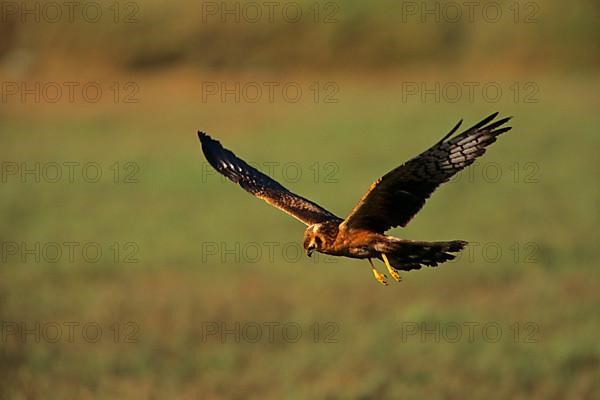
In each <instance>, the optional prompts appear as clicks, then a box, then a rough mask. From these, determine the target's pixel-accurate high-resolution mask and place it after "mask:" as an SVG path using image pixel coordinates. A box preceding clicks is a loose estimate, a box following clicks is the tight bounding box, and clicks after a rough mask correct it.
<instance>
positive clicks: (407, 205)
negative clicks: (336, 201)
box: [199, 113, 511, 285]
mask: <svg viewBox="0 0 600 400" xmlns="http://www.w3.org/2000/svg"><path fill="white" fill-rule="evenodd" d="M497 114H498V113H495V114H492V115H490V116H489V117H487V118H485V119H484V120H483V121H481V122H479V123H478V124H476V125H475V126H473V127H471V128H469V129H467V130H466V131H464V132H462V133H461V134H459V135H457V136H455V137H453V138H452V139H449V140H447V139H448V138H449V137H450V136H452V134H453V133H454V132H455V131H456V130H457V129H458V128H459V126H460V124H461V122H462V121H460V122H459V123H458V124H457V125H456V126H455V127H454V128H453V129H452V130H451V131H450V132H449V133H448V134H447V135H446V136H444V138H443V139H442V140H440V141H439V142H438V143H436V144H435V145H434V146H433V147H431V148H430V149H429V150H426V151H425V152H423V153H422V154H420V155H419V156H417V157H415V158H413V159H411V160H409V161H407V162H406V163H404V164H403V165H401V166H399V167H398V168H395V169H394V170H392V171H390V172H389V173H387V174H386V175H384V176H383V177H381V178H379V179H378V180H377V181H375V183H373V185H371V187H370V188H369V190H368V191H367V192H366V193H365V195H364V196H363V197H362V199H361V200H360V201H359V202H358V203H357V204H356V206H355V207H354V209H353V210H352V211H351V212H350V214H349V215H348V217H346V218H345V219H342V218H339V217H337V216H336V215H334V214H332V213H331V212H329V211H327V210H325V209H323V208H322V207H320V206H319V205H317V204H315V203H313V202H311V201H310V200H307V199H305V198H303V197H301V196H298V195H296V194H294V193H292V192H290V191H289V190H287V189H286V188H284V187H283V186H282V185H281V184H279V183H278V182H276V181H274V180H273V179H271V178H269V177H268V176H266V175H265V174H263V173H262V172H260V171H258V170H256V169H255V168H253V167H251V166H249V165H248V164H247V163H245V162H244V161H242V160H241V159H239V158H237V157H236V156H235V154H233V153H232V152H231V151H229V150H227V149H225V148H224V147H223V146H221V144H220V143H219V142H218V141H216V140H214V139H212V138H211V137H210V136H208V135H207V134H205V133H203V132H199V138H200V141H201V143H202V150H203V152H204V154H205V156H206V158H207V160H208V162H209V163H210V164H211V165H212V166H213V167H214V168H215V169H216V170H217V171H219V172H220V173H222V174H223V175H225V176H226V177H228V178H229V179H230V180H232V181H233V182H235V183H238V184H239V185H240V186H241V187H242V188H243V189H245V190H246V191H248V192H250V193H251V194H253V195H254V196H256V197H259V198H261V199H263V200H265V201H266V202H267V203H269V204H271V205H273V206H275V207H277V208H279V209H281V210H283V211H285V212H286V213H288V214H290V215H292V216H293V217H295V218H296V219H298V220H300V221H302V222H303V223H305V224H306V225H307V226H308V227H307V228H306V230H305V232H304V242H303V245H304V249H305V250H306V252H307V255H309V256H310V255H311V254H312V252H313V251H318V252H320V253H324V254H329V255H332V256H344V257H350V258H359V259H365V258H366V259H368V260H369V263H370V264H371V267H372V271H373V274H374V276H375V278H376V279H377V280H378V281H379V282H381V283H383V284H386V285H387V282H386V281H385V276H384V275H383V274H381V273H380V272H378V271H377V270H376V269H375V267H374V266H373V263H372V262H371V259H372V258H376V259H379V260H382V261H383V262H384V263H385V265H386V267H387V269H388V272H389V273H390V275H391V276H392V277H393V278H394V279H395V280H398V281H399V280H400V276H399V275H398V273H397V271H398V270H404V271H410V270H412V269H420V268H421V267H422V266H423V265H425V266H432V267H434V266H437V265H438V264H440V263H443V262H445V261H448V260H452V259H454V258H455V255H454V254H452V253H457V252H459V251H461V250H462V249H463V248H464V246H465V245H466V244H467V242H465V241H462V240H452V241H443V242H424V241H413V240H406V239H400V238H396V237H393V236H389V235H386V234H385V231H387V230H388V229H390V228H393V227H395V226H406V224H408V222H409V221H410V220H411V219H412V217H413V216H414V215H415V214H416V213H417V212H418V211H419V210H420V209H421V207H423V205H424V204H425V201H426V200H427V198H429V196H430V195H431V194H432V193H433V191H434V190H435V189H436V188H437V187H438V186H439V185H440V184H442V183H444V182H446V181H448V180H449V179H450V178H451V177H452V176H453V175H455V174H456V173H457V172H458V171H460V170H462V169H463V168H465V167H466V166H468V165H470V164H471V163H473V161H475V159H476V158H477V157H479V156H481V155H482V154H483V153H485V148H486V147H487V146H488V145H490V144H491V143H493V142H495V141H496V137H497V136H498V135H500V134H502V133H504V132H506V131H508V130H510V129H511V128H510V127H504V126H502V125H503V124H504V123H506V122H507V121H508V120H509V119H510V118H503V119H500V120H497V121H494V122H492V121H493V120H494V118H495V117H496V116H497Z"/></svg>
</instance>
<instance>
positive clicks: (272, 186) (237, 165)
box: [198, 132, 342, 225]
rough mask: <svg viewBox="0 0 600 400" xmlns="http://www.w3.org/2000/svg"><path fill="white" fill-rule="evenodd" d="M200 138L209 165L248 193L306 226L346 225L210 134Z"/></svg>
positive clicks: (202, 133) (203, 134)
mask: <svg viewBox="0 0 600 400" xmlns="http://www.w3.org/2000/svg"><path fill="white" fill-rule="evenodd" d="M198 137H199V138H200V143H201V144H202V152H204V155H205V156H206V159H207V160H208V162H209V164H210V165H212V166H213V167H214V168H215V169H216V170H217V171H219V172H220V173H221V174H223V175H225V176H226V177H227V178H229V179H230V180H232V181H233V182H235V183H237V184H239V185H240V186H241V187H242V188H243V189H244V190H246V191H247V192H249V193H251V194H253V195H254V196H256V197H258V198H260V199H263V200H264V201H266V202H267V203H269V204H271V205H272V206H274V207H277V208H279V209H280V210H283V211H285V212H286V213H288V214H289V215H291V216H292V217H294V218H296V219H298V220H300V221H302V222H304V223H305V224H306V225H312V224H316V223H319V222H324V221H328V220H332V219H333V220H339V221H340V222H342V219H341V218H339V217H337V216H335V215H333V214H332V213H330V212H329V211H327V210H325V209H324V208H322V207H320V206H318V205H317V204H315V203H313V202H312V201H310V200H307V199H305V198H304V197H301V196H298V195H297V194H294V193H292V192H290V191H289V190H287V189H286V188H284V187H283V186H282V185H281V184H279V183H278V182H276V181H274V180H273V179H271V178H269V177H268V176H267V175H265V174H263V173H262V172H260V171H258V170H257V169H255V168H253V167H251V166H250V165H248V164H247V163H246V162H244V161H243V160H240V159H239V158H237V157H236V155H235V154H233V153H232V152H231V151H229V150H227V149H226V148H224V147H223V146H222V145H221V143H219V141H217V140H214V139H213V138H211V137H210V136H208V135H207V134H206V133H204V132H198Z"/></svg>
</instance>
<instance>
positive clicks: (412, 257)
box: [381, 239, 467, 271]
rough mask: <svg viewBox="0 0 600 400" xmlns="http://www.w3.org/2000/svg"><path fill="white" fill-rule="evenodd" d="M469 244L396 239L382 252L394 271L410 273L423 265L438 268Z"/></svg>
mask: <svg viewBox="0 0 600 400" xmlns="http://www.w3.org/2000/svg"><path fill="white" fill-rule="evenodd" d="M466 245H467V242H465V241H463V240H452V241H448V242H422V241H413V240H402V239H395V240H392V241H388V242H386V243H384V244H383V245H382V246H381V247H382V249H381V250H382V252H383V253H385V254H386V256H387V257H388V259H389V260H390V264H391V265H392V267H394V269H397V270H403V271H410V270H413V269H421V267H422V266H423V265H425V266H428V267H436V266H438V265H439V264H441V263H444V262H446V261H450V260H453V259H454V258H455V257H456V255H455V254H451V253H458V252H460V251H461V250H462V249H463V248H464V247H465V246H466Z"/></svg>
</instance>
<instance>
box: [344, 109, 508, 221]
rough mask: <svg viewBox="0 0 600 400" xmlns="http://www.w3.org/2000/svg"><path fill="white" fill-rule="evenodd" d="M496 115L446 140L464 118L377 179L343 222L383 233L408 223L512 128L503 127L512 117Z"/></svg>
mask: <svg viewBox="0 0 600 400" xmlns="http://www.w3.org/2000/svg"><path fill="white" fill-rule="evenodd" d="M497 115H498V113H497V112H496V113H494V114H492V115H490V116H489V117H487V118H485V119H484V120H483V121H481V122H479V123H478V124H476V125H475V126H473V127H471V128H469V129H467V130H466V131H464V132H462V133H461V134H459V135H457V136H455V137H453V138H452V139H450V140H447V139H448V138H449V137H450V136H452V134H453V133H454V132H456V130H457V129H458V128H459V127H460V125H461V124H462V119H461V120H460V121H459V122H458V124H456V126H455V127H454V128H453V129H452V130H451V131H450V132H449V133H448V134H447V135H446V136H444V137H443V138H442V140H440V141H439V142H438V143H436V144H435V145H434V146H433V147H431V148H430V149H429V150H427V151H425V152H423V153H421V154H420V155H418V156H417V157H415V158H413V159H411V160H409V161H407V162H406V163H404V164H403V165H401V166H399V167H398V168H396V169H394V170H392V171H390V172H388V173H387V174H386V175H384V176H383V177H381V178H379V179H378V180H377V181H375V183H373V184H372V185H371V187H370V188H369V190H368V191H367V193H365V195H364V196H363V197H362V199H360V201H359V202H358V204H357V205H356V206H355V207H354V209H353V210H352V212H351V213H350V215H348V217H347V218H346V220H345V221H344V223H343V224H344V225H345V226H346V227H349V228H363V229H369V230H373V231H376V232H382V233H383V232H385V231H386V230H388V229H390V228H393V227H395V226H406V224H408V222H409V221H410V220H411V219H412V217H413V216H414V215H415V214H416V213H417V212H418V211H419V210H420V209H421V208H422V207H423V205H424V204H425V201H426V200H427V199H428V198H429V196H430V195H431V194H432V193H433V191H434V190H435V189H436V188H437V187H438V186H439V185H440V184H442V183H444V182H446V181H448V180H449V179H450V178H451V177H452V176H453V175H455V174H456V173H457V172H459V171H460V170H462V169H463V168H465V167H466V166H468V165H470V164H472V163H473V161H475V159H476V158H477V157H479V156H481V155H482V154H483V153H485V150H486V147H487V146H489V145H490V144H492V143H494V142H495V141H496V137H498V135H500V134H502V133H504V132H506V131H508V130H510V129H511V127H509V126H502V125H504V124H505V123H506V122H507V121H508V120H510V117H508V118H502V119H500V120H497V121H494V122H492V121H493V120H494V119H495V118H496V116H497Z"/></svg>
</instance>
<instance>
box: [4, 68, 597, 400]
mask: <svg viewBox="0 0 600 400" xmlns="http://www.w3.org/2000/svg"><path fill="white" fill-rule="evenodd" d="M221 79H222V78H221V77H218V76H211V77H208V78H207V77H206V76H199V75H198V74H194V73H192V72H190V71H185V70H183V71H179V70H177V71H173V73H172V74H171V75H168V74H167V75H166V76H165V75H161V76H160V78H158V77H155V76H154V75H141V76H139V77H136V79H135V82H136V84H137V85H138V86H139V88H140V91H139V94H138V95H136V96H137V97H136V98H137V99H138V100H139V102H138V103H134V104H123V103H118V104H115V103H114V102H113V101H108V100H106V99H103V100H106V101H101V102H99V103H95V104H90V103H85V102H75V103H74V104H71V103H69V102H65V101H62V102H59V103H57V104H47V103H46V104H44V103H43V102H42V103H41V104H31V103H26V104H23V103H20V102H18V101H16V102H12V103H10V104H5V106H6V107H5V108H4V109H3V110H0V116H1V118H0V129H1V131H2V135H1V136H0V148H2V154H3V156H2V161H3V171H2V172H3V175H2V179H3V180H2V183H1V184H0V190H1V193H2V194H1V196H0V209H1V211H2V212H1V215H2V218H3V221H2V225H3V229H2V233H0V235H1V242H2V243H3V248H2V257H3V259H2V266H1V268H0V316H1V320H2V343H1V344H0V366H1V367H0V368H1V373H0V388H1V389H0V390H1V394H2V397H5V398H18V399H25V398H114V397H119V398H140V399H141V398H204V399H211V398H223V397H228V398H261V399H263V398H289V399H296V398H408V399H410V398H415V399H416V398H432V399H462V398H465V394H466V393H468V394H469V397H470V398H483V397H484V398H488V399H506V398H512V399H550V398H556V399H559V398H560V399H583V398H590V399H591V398H598V396H599V395H600V386H599V383H598V382H600V380H599V379H598V377H599V376H600V375H599V371H600V345H599V343H598V337H597V330H598V329H599V328H600V317H599V314H598V308H599V307H600V296H599V295H598V278H599V277H600V276H599V275H600V274H599V272H598V261H599V259H600V250H598V246H597V242H598V232H597V224H598V222H599V210H598V204H599V201H600V192H599V189H598V183H597V182H598V176H599V173H600V167H599V164H598V159H597V150H598V145H599V144H600V143H599V137H598V126H599V124H600V117H599V116H598V114H597V109H598V104H599V103H600V102H599V100H600V99H599V98H598V93H599V90H598V89H599V88H600V79H599V78H598V77H597V76H588V77H580V78H577V79H575V78H566V77H564V76H559V75H557V76H551V75H549V76H544V77H539V76H536V77H535V83H536V85H537V87H538V88H539V91H538V93H537V94H536V95H535V100H537V102H532V103H530V102H524V98H523V96H522V94H521V95H520V96H519V97H518V98H516V101H515V97H514V96H513V93H512V92H511V91H510V89H508V88H509V87H510V86H511V85H514V82H515V81H518V82H519V84H522V83H524V82H529V81H532V77H531V76H522V77H520V78H519V79H516V80H515V79H513V78H510V79H509V78H506V79H504V80H498V79H495V82H497V83H498V84H499V85H500V86H501V87H502V88H503V89H504V95H503V96H502V98H501V99H499V101H497V102H491V101H486V100H485V99H481V98H479V99H477V98H476V99H475V101H474V102H469V101H468V100H466V99H465V98H462V99H461V101H458V102H456V103H452V102H449V101H447V99H444V98H442V100H441V101H439V102H436V101H435V100H434V99H432V98H431V97H430V98H426V99H425V101H421V100H420V99H419V97H418V96H412V97H408V98H406V99H405V101H403V97H402V96H403V94H405V93H406V90H405V89H406V85H405V83H406V82H417V81H419V82H420V81H425V82H428V84H430V85H433V84H434V83H433V82H434V81H439V82H445V81H456V77H449V78H448V79H447V80H444V79H442V78H440V77H437V78H432V77H429V76H425V77H422V76H421V77H419V76H417V75H415V76H397V75H396V76H385V77H381V78H377V79H376V78H368V79H364V78H360V79H358V77H352V76H348V77H346V78H339V77H338V78H336V79H335V80H334V79H331V78H330V77H327V76H315V77H314V79H310V78H307V77H304V78H303V79H298V77H295V76H280V77H278V79H277V81H278V82H282V83H285V82H295V83H296V84H297V85H300V87H302V88H303V93H304V96H303V97H302V99H301V100H300V101H298V102H296V103H292V102H288V101H284V100H282V99H281V98H279V99H276V100H275V101H274V102H272V103H271V102H269V101H266V100H265V99H264V98H263V99H261V101H258V102H256V103H251V102H249V101H245V99H244V98H243V99H242V101H240V102H238V103H236V102H235V101H231V100H230V99H226V101H225V102H222V101H220V100H218V97H216V96H215V97H210V98H209V99H207V101H203V100H202V97H201V94H200V92H201V90H200V89H201V85H202V82H207V81H211V82H220V81H221ZM469 79H470V80H477V81H479V82H487V81H489V80H490V78H489V77H487V76H485V74H482V76H480V77H477V78H472V77H470V78H466V77H465V80H469ZM81 80H82V81H83V80H85V79H84V77H82V79H81ZM126 80H131V79H130V78H128V79H126ZM228 80H229V81H237V82H254V81H267V80H269V78H266V77H260V76H259V77H257V76H240V77H237V78H232V77H231V76H229V77H228ZM271 80H273V79H272V78H271ZM329 81H334V82H335V85H336V87H337V88H338V89H339V92H337V94H336V95H335V97H334V98H335V99H336V100H338V101H337V102H336V103H325V102H323V101H321V100H320V99H319V101H317V102H315V101H314V98H313V97H312V95H313V94H314V93H313V92H312V91H311V89H310V87H311V85H313V84H314V82H318V85H319V87H322V86H323V85H324V83H326V82H329ZM110 84H111V82H110V81H109V80H106V81H102V85H106V87H108V86H109V85H110ZM403 85H404V86H403ZM509 93H510V94H509ZM496 110H499V111H501V112H502V113H503V114H509V115H513V116H514V117H515V118H514V121H513V123H512V125H513V126H514V130H513V131H512V132H510V133H509V134H507V135H505V136H503V137H502V138H501V140H499V142H498V143H497V144H495V145H494V146H493V147H492V149H491V151H490V152H489V153H488V154H486V156H485V157H484V159H483V160H482V162H481V163H480V164H479V165H477V166H475V167H474V168H472V169H471V170H469V171H468V172H465V173H464V174H463V175H462V176H461V179H459V180H457V181H453V182H452V183H449V184H447V185H445V186H444V187H443V188H441V189H440V190H439V191H438V192H437V193H436V194H435V195H434V196H433V198H432V199H431V200H430V201H429V203H428V204H427V206H426V207H425V209H424V210H423V211H422V213H421V214H419V216H417V217H416V218H415V220H414V221H413V222H412V223H411V225H410V226H409V227H408V229H406V230H400V229H397V230H394V231H393V233H394V234H396V235H399V236H402V237H408V238H415V239H427V240H445V239H465V240H469V241H471V242H474V244H473V245H472V246H471V247H470V248H469V249H468V251H466V252H465V253H464V254H463V256H462V257H461V259H460V260H459V261H456V262H452V263H449V264H447V265H444V266H442V267H440V268H438V269H435V270H433V269H428V270H422V271H419V272H411V273H405V274H403V276H404V282H402V283H401V284H393V285H391V286H390V287H387V288H384V287H381V286H379V285H378V284H377V282H375V280H374V279H373V277H372V276H371V273H370V271H369V268H368V264H367V263H366V262H362V261H357V260H349V259H330V258H324V257H321V258H318V260H317V261H316V262H315V261H314V260H313V259H308V258H307V257H305V256H304V255H302V254H298V251H299V248H300V247H299V246H300V242H301V238H302V231H303V226H302V225H301V224H300V223H298V222H296V221H295V220H293V219H291V218H289V217H287V216H286V215H284V214H282V213H279V212H277V211H275V210H273V209H271V208H270V207H269V206H267V205H265V204H263V203H261V202H260V201H258V200H256V199H253V198H252V197H251V196H249V195H247V194H246V193H244V192H243V191H241V190H240V189H239V188H237V187H235V185H233V184H231V183H229V182H224V181H222V180H221V179H220V178H219V177H218V176H217V175H215V174H214V173H212V172H211V171H210V170H209V169H207V166H206V163H205V161H204V159H203V157H202V156H201V153H200V149H199V145H198V143H197V138H196V130H197V129H204V130H207V131H208V132H210V133H211V134H213V135H214V136H215V137H218V138H219V139H220V140H221V141H222V142H223V143H224V144H225V145H226V146H228V147H230V148H232V149H233V150H234V151H236V152H237V154H238V155H240V156H242V157H243V158H245V159H247V160H249V161H252V162H254V163H256V164H257V165H258V166H259V167H262V168H263V169H265V168H272V172H273V175H274V176H275V178H277V179H279V180H280V181H281V182H282V183H283V184H284V185H285V186H287V187H288V188H290V189H292V190H294V191H297V192H299V193H301V194H303V195H305V196H306V197H308V198H310V199H313V200H314V201H316V202H318V203H320V204H322V205H323V206H325V207H327V208H329V209H330V210H332V211H333V212H335V213H337V214H338V215H340V216H344V215H346V213H347V212H348V211H349V210H350V209H351V207H352V206H353V205H354V203H355V202H356V201H357V200H358V198H359V197H360V196H361V195H362V193H363V192H364V191H365V190H366V189H367V188H368V186H369V185H370V183H371V182H372V181H373V180H374V179H375V178H377V177H378V176H380V175H382V174H383V173H385V172H387V170H389V169H391V168H393V167H395V166H396V165H398V164H399V163H400V162H402V161H404V160H406V159H407V158H409V157H411V156H413V155H415V154H417V153H418V152H420V151H422V150H424V149H426V148H427V147H428V146H430V145H431V144H433V143H435V142H436V141H437V140H439V138H441V136H442V135H443V134H444V133H446V132H447V131H448V129H450V128H451V127H452V126H453V124H454V123H455V122H456V120H457V119H458V118H460V117H464V118H465V121H466V124H467V125H469V124H472V123H475V122H477V121H478V120H479V119H480V118H482V117H484V116H485V115H487V114H489V113H491V112H493V111H496ZM36 162H37V163H39V167H38V169H39V171H40V177H39V182H36V175H35V172H34V173H30V174H25V175H24V176H22V175H21V173H22V171H23V170H24V169H25V168H28V169H32V168H33V169H34V170H35V168H36V164H35V163H36ZM68 162H70V163H79V164H71V165H73V168H74V175H73V179H72V181H73V182H70V181H69V178H68V169H67V167H66V166H65V164H64V163H68ZM53 163H58V165H59V168H60V171H61V172H62V176H61V177H60V178H59V179H55V176H56V175H55V173H54V172H53V171H55V170H56V165H55V164H53ZM90 163H93V164H90ZM115 163H117V164H115ZM88 164H90V165H91V167H87V168H88V169H86V170H85V171H84V169H83V167H84V166H87V165H88ZM15 165H16V167H15ZM7 168H8V170H7ZM10 168H13V169H14V168H17V169H18V172H16V173H15V174H14V175H13V174H11V172H10V171H12V170H11V169H10ZM53 168H54V170H53ZM97 170H99V171H100V172H101V173H102V176H101V177H100V178H98V181H97V182H95V180H96V172H95V171H97ZM117 171H118V174H117ZM53 180H56V182H53ZM115 181H116V182H115ZM68 243H73V244H71V245H69V244H68ZM36 246H39V247H38V248H36ZM68 246H72V248H73V249H74V250H73V254H72V258H70V257H69V252H68V249H69V247H68ZM84 248H85V251H84ZM57 249H58V250H59V251H60V253H57V252H56V251H57ZM98 249H99V250H100V251H101V252H102V254H101V256H98V257H96V252H97V251H98ZM36 257H39V260H36ZM380 267H381V265H380ZM36 324H38V325H36ZM236 324H237V325H236ZM69 326H70V327H72V328H71V329H72V331H71V333H72V335H69V333H70V331H69V328H68V327H69ZM269 327H270V328H269ZM469 327H471V328H469ZM98 328H99V329H101V332H100V331H98ZM470 329H472V330H470ZM270 333H271V334H270ZM59 334H60V335H59Z"/></svg>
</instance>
